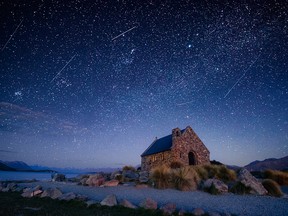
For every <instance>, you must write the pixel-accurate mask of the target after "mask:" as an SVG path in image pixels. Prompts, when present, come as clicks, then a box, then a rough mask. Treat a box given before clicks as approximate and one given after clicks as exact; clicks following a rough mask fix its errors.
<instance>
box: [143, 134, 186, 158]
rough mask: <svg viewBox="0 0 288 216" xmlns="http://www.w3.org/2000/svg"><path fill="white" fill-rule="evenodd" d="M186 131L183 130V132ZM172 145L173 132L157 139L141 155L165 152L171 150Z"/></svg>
mask: <svg viewBox="0 0 288 216" xmlns="http://www.w3.org/2000/svg"><path fill="white" fill-rule="evenodd" d="M184 131H185V129H184V130H181V133H183V132H184ZM171 147H172V134H171V135H168V136H165V137H162V138H160V139H156V140H155V141H154V142H153V143H152V144H151V145H150V146H149V147H148V148H147V149H146V150H145V151H144V152H143V154H142V155H141V157H143V156H146V155H151V154H156V153H159V152H164V151H168V150H171Z"/></svg>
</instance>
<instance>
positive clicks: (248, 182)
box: [238, 168, 268, 195]
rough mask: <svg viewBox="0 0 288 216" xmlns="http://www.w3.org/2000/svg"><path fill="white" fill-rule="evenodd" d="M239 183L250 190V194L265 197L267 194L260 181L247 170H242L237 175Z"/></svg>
mask: <svg viewBox="0 0 288 216" xmlns="http://www.w3.org/2000/svg"><path fill="white" fill-rule="evenodd" d="M238 179H239V181H240V182H241V183H242V184H244V185H245V186H246V187H250V188H251V193H252V194H257V195H265V194H267V193H268V192H267V190H266V189H265V188H264V186H263V185H262V184H261V182H260V181H258V180H257V179H256V178H255V177H254V176H253V175H252V174H251V173H250V172H249V171H248V170H247V169H245V168H243V169H241V170H240V172H239V174H238Z"/></svg>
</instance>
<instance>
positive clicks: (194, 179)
mask: <svg viewBox="0 0 288 216" xmlns="http://www.w3.org/2000/svg"><path fill="white" fill-rule="evenodd" d="M171 174H172V175H171V184H172V186H173V187H174V188H176V189H178V190H181V191H189V190H196V189H197V185H198V183H199V181H200V178H199V176H198V174H197V172H196V171H195V170H194V169H192V168H191V167H181V168H178V169H173V170H172V172H171Z"/></svg>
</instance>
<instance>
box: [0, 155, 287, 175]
mask: <svg viewBox="0 0 288 216" xmlns="http://www.w3.org/2000/svg"><path fill="white" fill-rule="evenodd" d="M227 167H229V168H231V169H238V168H241V167H238V166H227ZM244 167H245V168H246V169H247V170H249V171H264V170H267V169H273V170H288V156H286V157H283V158H279V159H276V158H269V159H265V160H263V161H259V160H256V161H253V162H251V163H249V164H248V165H246V166H244ZM118 169H119V168H109V167H108V168H93V169H92V168H86V169H85V168H84V169H77V168H57V167H45V166H39V165H33V166H29V165H28V164H26V163H24V162H22V161H1V160H0V170H2V171H30V172H43V171H46V172H48V171H49V172H51V171H56V172H60V173H91V172H107V173H108V172H113V171H115V170H118Z"/></svg>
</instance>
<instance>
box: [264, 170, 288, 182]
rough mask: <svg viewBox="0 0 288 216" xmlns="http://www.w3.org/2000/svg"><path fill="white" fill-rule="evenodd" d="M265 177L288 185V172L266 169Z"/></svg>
mask: <svg viewBox="0 0 288 216" xmlns="http://www.w3.org/2000/svg"><path fill="white" fill-rule="evenodd" d="M264 177H265V178H266V179H272V180H274V181H276V182H277V183H278V184H279V185H288V173H287V172H282V171H278V170H266V171H265V172H264Z"/></svg>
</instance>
